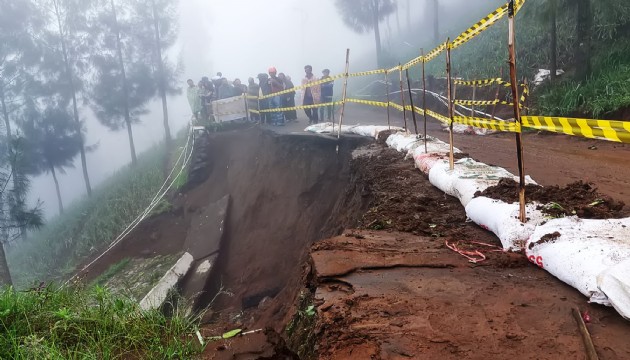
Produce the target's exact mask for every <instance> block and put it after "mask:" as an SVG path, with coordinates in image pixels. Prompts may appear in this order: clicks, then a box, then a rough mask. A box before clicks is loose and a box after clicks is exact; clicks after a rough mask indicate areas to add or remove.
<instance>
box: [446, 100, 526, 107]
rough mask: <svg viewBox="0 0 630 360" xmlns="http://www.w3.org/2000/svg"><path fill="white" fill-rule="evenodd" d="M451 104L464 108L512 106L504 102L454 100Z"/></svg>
mask: <svg viewBox="0 0 630 360" xmlns="http://www.w3.org/2000/svg"><path fill="white" fill-rule="evenodd" d="M453 104H457V105H466V106H487V105H497V104H500V105H514V104H513V103H511V102H508V101H505V100H454V101H453Z"/></svg>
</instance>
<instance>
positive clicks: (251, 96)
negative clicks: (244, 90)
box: [246, 95, 258, 100]
mask: <svg viewBox="0 0 630 360" xmlns="http://www.w3.org/2000/svg"><path fill="white" fill-rule="evenodd" d="M246 97H247V99H248V100H258V96H254V95H246Z"/></svg>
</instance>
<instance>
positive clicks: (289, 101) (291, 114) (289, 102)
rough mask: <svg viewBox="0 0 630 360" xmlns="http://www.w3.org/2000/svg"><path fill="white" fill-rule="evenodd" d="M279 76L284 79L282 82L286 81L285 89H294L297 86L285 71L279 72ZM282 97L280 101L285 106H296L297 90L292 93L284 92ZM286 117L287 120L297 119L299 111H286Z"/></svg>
mask: <svg viewBox="0 0 630 360" xmlns="http://www.w3.org/2000/svg"><path fill="white" fill-rule="evenodd" d="M278 78H279V79H280V80H282V82H283V83H284V89H285V90H289V89H293V88H294V87H295V86H293V82H292V81H291V78H290V77H288V76H285V75H284V73H280V74H278ZM281 98H282V99H281V101H280V106H282V107H283V108H292V107H295V91H291V92H290V93H287V94H284V95H282V96H281ZM284 119H285V120H286V121H287V122H289V121H297V111H296V110H295V109H294V110H286V111H284Z"/></svg>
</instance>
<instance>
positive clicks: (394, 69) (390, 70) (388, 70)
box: [385, 66, 402, 74]
mask: <svg viewBox="0 0 630 360" xmlns="http://www.w3.org/2000/svg"><path fill="white" fill-rule="evenodd" d="M401 69H402V66H394V67H393V68H391V69H387V70H385V72H386V73H388V74H389V73H393V72H396V71H401Z"/></svg>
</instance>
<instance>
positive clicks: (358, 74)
mask: <svg viewBox="0 0 630 360" xmlns="http://www.w3.org/2000/svg"><path fill="white" fill-rule="evenodd" d="M386 72H387V70H385V69H378V70H370V71H360V72H355V73H350V74H348V77H357V76H368V75H375V74H384V73H386Z"/></svg>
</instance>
